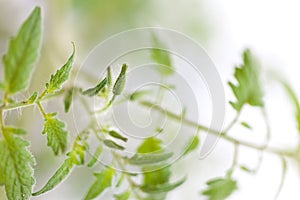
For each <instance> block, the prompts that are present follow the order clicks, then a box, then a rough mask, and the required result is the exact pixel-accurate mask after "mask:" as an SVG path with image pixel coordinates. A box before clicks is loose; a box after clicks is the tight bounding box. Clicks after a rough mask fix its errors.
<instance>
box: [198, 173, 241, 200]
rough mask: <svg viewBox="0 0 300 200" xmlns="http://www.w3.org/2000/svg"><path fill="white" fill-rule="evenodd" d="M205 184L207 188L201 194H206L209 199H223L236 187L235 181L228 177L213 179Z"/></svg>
mask: <svg viewBox="0 0 300 200" xmlns="http://www.w3.org/2000/svg"><path fill="white" fill-rule="evenodd" d="M206 184H207V186H208V189H206V190H205V191H203V192H202V194H203V195H205V196H208V197H209V200H225V199H227V197H229V196H230V195H231V194H232V193H233V192H234V191H235V190H237V188H238V187H237V182H236V181H235V180H233V179H231V178H230V177H226V178H217V179H213V180H210V181H208V182H207V183H206Z"/></svg>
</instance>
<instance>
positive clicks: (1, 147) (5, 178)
mask: <svg viewBox="0 0 300 200" xmlns="http://www.w3.org/2000/svg"><path fill="white" fill-rule="evenodd" d="M3 136H4V140H0V155H1V162H0V163H1V164H0V174H1V175H0V183H1V184H4V185H5V190H6V195H7V198H8V200H15V199H20V200H27V199H29V197H30V196H31V191H32V186H33V184H34V182H35V181H34V178H33V169H32V166H33V165H34V164H35V160H34V157H33V155H32V154H31V153H30V152H29V151H28V149H27V148H28V146H29V142H28V141H26V140H23V139H22V138H20V137H18V136H12V135H11V133H10V132H9V131H8V130H4V132H3Z"/></svg>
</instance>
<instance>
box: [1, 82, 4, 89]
mask: <svg viewBox="0 0 300 200" xmlns="http://www.w3.org/2000/svg"><path fill="white" fill-rule="evenodd" d="M4 89H5V85H4V83H1V82H0V90H4Z"/></svg>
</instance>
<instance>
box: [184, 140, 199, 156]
mask: <svg viewBox="0 0 300 200" xmlns="http://www.w3.org/2000/svg"><path fill="white" fill-rule="evenodd" d="M199 143H200V139H199V137H198V135H197V136H195V137H193V138H191V141H190V142H189V143H188V144H189V146H188V148H187V149H186V150H185V152H184V155H186V154H189V153H190V152H192V151H194V150H196V149H197V147H198V146H199Z"/></svg>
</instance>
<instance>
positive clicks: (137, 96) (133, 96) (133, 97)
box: [129, 90, 151, 101]
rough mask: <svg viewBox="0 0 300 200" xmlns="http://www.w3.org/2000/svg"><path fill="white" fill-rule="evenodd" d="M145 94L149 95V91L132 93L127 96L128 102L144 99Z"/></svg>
mask: <svg viewBox="0 0 300 200" xmlns="http://www.w3.org/2000/svg"><path fill="white" fill-rule="evenodd" d="M147 94H151V91H150V90H139V91H135V92H133V93H132V94H131V95H130V96H129V100H130V101H136V100H138V99H140V98H142V97H144V96H145V95H147Z"/></svg>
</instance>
